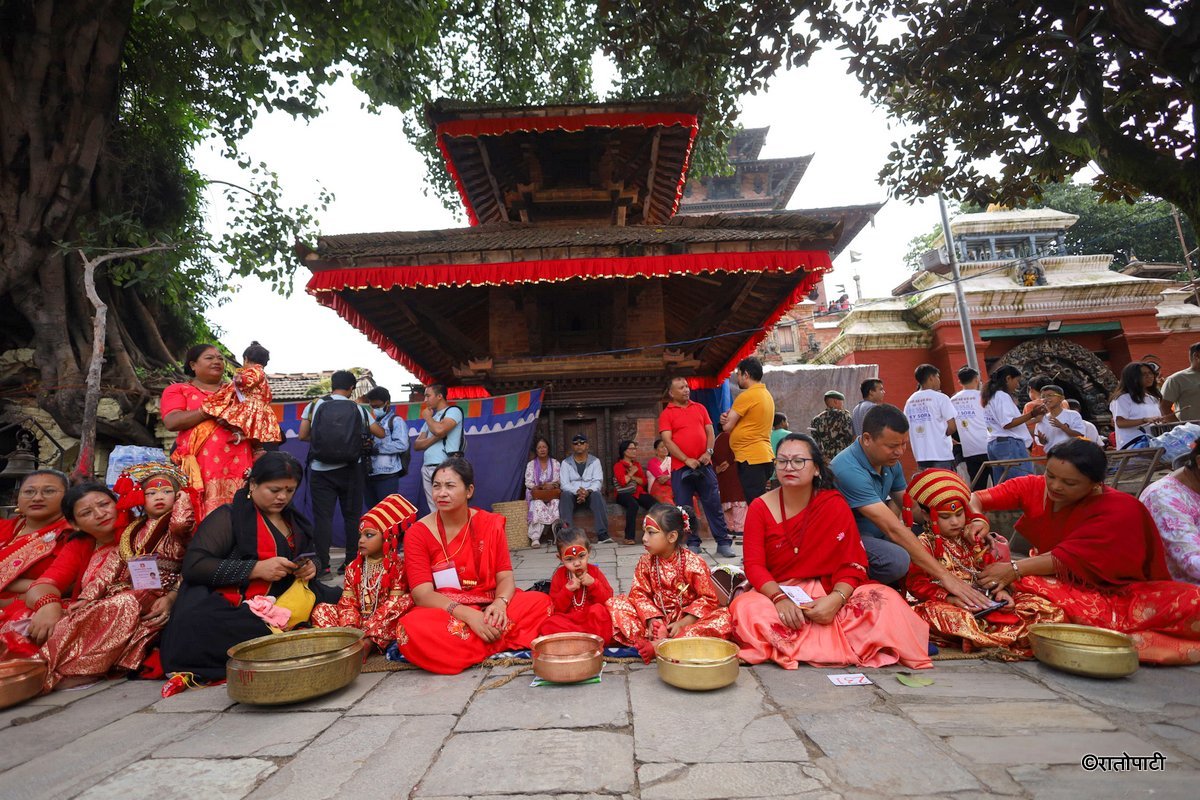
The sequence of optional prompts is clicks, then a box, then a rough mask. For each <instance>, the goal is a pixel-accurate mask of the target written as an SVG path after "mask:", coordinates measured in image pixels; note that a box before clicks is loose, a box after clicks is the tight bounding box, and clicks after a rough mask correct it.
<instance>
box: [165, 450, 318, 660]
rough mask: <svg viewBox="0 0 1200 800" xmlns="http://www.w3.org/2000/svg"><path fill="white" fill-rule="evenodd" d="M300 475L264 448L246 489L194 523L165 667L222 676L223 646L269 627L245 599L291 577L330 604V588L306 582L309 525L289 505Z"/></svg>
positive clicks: (286, 459)
mask: <svg viewBox="0 0 1200 800" xmlns="http://www.w3.org/2000/svg"><path fill="white" fill-rule="evenodd" d="M303 476H304V467H302V466H301V465H300V462H299V461H297V460H296V459H295V458H293V457H292V456H291V455H289V454H288V453H285V452H282V451H277V452H270V453H266V454H264V455H263V456H262V457H261V458H259V459H258V460H257V461H255V462H254V466H253V468H251V470H250V480H249V481H248V482H247V485H246V488H245V490H243V491H239V492H237V493H236V494H234V496H233V502H231V503H227V504H225V505H223V506H220V507H218V508H217V509H216V510H215V511H213V512H212V513H210V514H209V515H208V516H206V517H205V518H204V521H203V522H202V523H200V527H199V528H198V529H197V530H196V535H195V537H193V539H192V543H191V544H190V545H189V546H188V549H187V553H186V554H185V555H184V557H183V586H182V587H181V588H180V590H179V599H178V600H177V601H176V602H175V607H174V610H173V611H172V613H171V619H170V622H168V623H167V627H166V630H164V631H163V637H162V645H161V647H160V650H161V653H162V664H163V669H164V670H166V671H167V672H177V673H191V674H193V675H195V676H196V677H197V678H199V679H201V680H205V681H218V680H222V679H224V677H225V662H226V660H227V659H228V656H227V655H226V652H225V651H227V650H228V649H229V648H230V647H233V646H234V645H235V644H239V643H241V642H244V641H246V640H248V639H253V638H255V637H258V636H266V635H267V634H269V633H270V632H271V628H270V627H269V626H268V624H267V622H265V621H264V620H263V619H262V618H261V617H259V616H258V614H256V613H255V611H253V610H251V605H250V604H248V602H247V601H250V600H253V599H254V598H258V597H263V596H271V597H279V596H280V595H282V594H283V593H284V592H285V591H287V589H288V587H290V586H291V585H292V583H293V582H294V581H297V580H301V581H310V583H309V588H310V589H312V591H313V593H314V594H315V595H316V599H317V602H326V603H335V602H337V599H338V595H339V594H340V591H339V590H338V589H337V588H335V587H331V586H326V585H325V584H322V583H320V582H317V581H313V580H312V579H313V578H314V577H316V574H317V567H316V562H315V561H314V560H313V550H314V546H313V540H312V526H311V524H310V523H309V521H308V520H307V519H305V518H304V517H303V516H301V515H300V514H299V513H298V512H297V511H296V510H295V509H294V508H293V507H292V497H293V496H294V495H295V493H296V487H297V486H298V485H299V484H300V480H301V478H303Z"/></svg>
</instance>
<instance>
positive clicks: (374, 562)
mask: <svg viewBox="0 0 1200 800" xmlns="http://www.w3.org/2000/svg"><path fill="white" fill-rule="evenodd" d="M416 515H417V507H416V506H414V505H413V504H412V503H410V502H409V501H408V499H407V498H405V497H404V496H403V495H399V494H392V495H388V496H387V497H385V498H383V500H382V501H381V502H380V503H378V504H377V505H376V506H374V507H373V508H372V509H371V510H370V511H368V512H367V513H366V514H363V518H362V521H361V522H359V523H358V556H357V557H356V558H355V559H354V560H353V561H351V562H350V563H349V564H347V565H346V582H345V584H344V585H343V586H342V597H341V599H340V600H338V601H337V604H336V605H334V604H332V603H318V604H317V605H316V607H315V608H314V609H313V611H312V624H313V627H314V628H337V627H348V628H358V629H359V630H361V631H363V632H365V633H366V634H367V638H368V639H370V640H371V642H372V643H373V644H374V645H375V646H376V647H378V648H379V649H380V650H386V649H387V647H388V645H390V644H391V643H392V641H393V640H394V639H395V638H396V623H397V622H398V621H399V620H400V617H402V616H404V615H405V614H407V613H408V612H409V610H411V609H412V607H413V601H412V595H410V594H409V593H408V584H407V583H406V582H405V580H404V556H402V555H401V554H400V531H401V529H402V528H403V527H405V526H406V525H407V524H408V523H409V522H411V521H412V519H413V517H415V516H416Z"/></svg>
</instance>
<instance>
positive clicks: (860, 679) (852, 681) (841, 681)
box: [826, 672, 871, 686]
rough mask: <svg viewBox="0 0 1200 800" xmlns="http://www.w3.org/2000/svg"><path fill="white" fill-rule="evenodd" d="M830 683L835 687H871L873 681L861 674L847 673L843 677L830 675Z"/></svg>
mask: <svg viewBox="0 0 1200 800" xmlns="http://www.w3.org/2000/svg"><path fill="white" fill-rule="evenodd" d="M826 677H828V678H829V682H830V683H832V684H833V685H834V686H870V685H871V679H870V678H868V677H867V676H866V675H863V674H862V673H861V672H846V673H843V674H841V675H828V676H826Z"/></svg>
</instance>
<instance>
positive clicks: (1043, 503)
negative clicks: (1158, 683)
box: [978, 475, 1200, 664]
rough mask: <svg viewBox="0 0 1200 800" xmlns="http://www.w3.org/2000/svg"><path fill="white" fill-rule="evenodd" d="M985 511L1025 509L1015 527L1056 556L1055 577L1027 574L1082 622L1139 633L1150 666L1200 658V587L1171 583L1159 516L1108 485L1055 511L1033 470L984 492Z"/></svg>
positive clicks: (1025, 584)
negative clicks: (1155, 520) (1028, 473)
mask: <svg viewBox="0 0 1200 800" xmlns="http://www.w3.org/2000/svg"><path fill="white" fill-rule="evenodd" d="M978 496H979V498H980V500H981V501H982V503H983V507H984V509H985V510H987V511H1009V510H1014V509H1019V510H1021V511H1022V512H1023V516H1022V517H1021V518H1020V519H1019V520H1017V524H1016V529H1017V532H1018V533H1020V534H1021V535H1022V536H1024V537H1025V538H1026V539H1028V540H1029V542H1030V543H1031V544H1032V545H1033V546H1034V548H1036V550H1037V552H1039V553H1042V554H1049V555H1050V556H1052V557H1053V559H1054V567H1055V575H1053V576H1041V575H1031V576H1027V577H1024V578H1021V579H1020V580H1019V581H1017V582H1016V584H1015V586H1016V588H1017V589H1018V590H1025V591H1029V592H1032V593H1034V594H1036V595H1038V596H1040V597H1044V598H1046V599H1047V600H1049V601H1050V602H1052V603H1054V604H1055V605H1056V606H1059V607H1060V608H1062V609H1063V611H1065V612H1066V615H1067V619H1069V620H1070V621H1071V622H1075V623H1079V624H1082V625H1095V626H1098V627H1101V628H1109V629H1111V630H1116V631H1121V632H1122V633H1127V634H1129V635H1130V636H1132V637H1133V640H1134V643H1135V644H1136V646H1137V649H1138V658H1139V659H1140V660H1141V661H1143V662H1146V663H1150V664H1197V663H1200V586H1196V585H1194V584H1190V583H1180V582H1177V581H1173V580H1171V575H1170V572H1169V571H1168V570H1167V562H1166V558H1165V556H1164V554H1163V547H1162V539H1161V537H1160V536H1159V533H1158V528H1157V527H1155V524H1154V519H1153V518H1152V517H1151V516H1150V512H1149V511H1148V510H1147V509H1146V507H1145V506H1144V505H1142V504H1141V503H1140V502H1138V500H1137V498H1135V497H1131V496H1129V495H1127V494H1124V493H1122V492H1119V491H1117V490H1116V489H1112V488H1110V487H1108V486H1105V487H1103V488H1102V490H1101V491H1100V492H1098V493H1096V494H1093V495H1091V496H1089V497H1086V498H1084V499H1083V500H1081V501H1079V502H1078V503H1075V504H1073V505H1070V506H1067V507H1065V508H1062V509H1059V510H1057V511H1055V510H1054V507H1053V505H1052V504H1051V502H1050V500H1049V498H1048V497H1047V496H1046V479H1045V477H1044V476H1041V475H1028V476H1023V477H1019V478H1013V479H1012V480H1009V481H1005V482H1004V483H1002V484H1000V485H999V486H994V487H992V488H991V489H986V490H984V491H982V492H979V495H978Z"/></svg>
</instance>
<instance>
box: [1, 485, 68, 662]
mask: <svg viewBox="0 0 1200 800" xmlns="http://www.w3.org/2000/svg"><path fill="white" fill-rule="evenodd" d="M68 485H69V484H68V483H67V476H66V475H64V474H62V473H61V472H59V471H58V470H53V469H39V470H37V471H36V472H31V473H29V474H28V475H26V476H25V477H24V478H23V479H22V480H21V484H20V486H18V487H17V516H15V517H13V518H12V519H0V655H8V656H15V657H18V658H24V657H26V656H31V655H33V654H34V653H36V652H37V646H36V645H34V644H33V642H31V641H30V640H29V639H28V638H27V636H26V634H27V633H28V631H29V618H30V617H31V616H32V615H33V612H31V611H30V610H29V608H27V607H26V605H25V601H24V599H23V598H22V595H24V593H25V592H27V591H28V590H29V587H30V586H32V585H33V582H34V581H35V580H37V579H38V578H40V577H41V576H42V573H44V572H45V571H46V569H47V568H48V567H49V566H50V564H51V563H52V562H53V561H54V557H55V556H57V555H58V554H59V553H60V552H62V549H63V547H64V546H65V545H66V543H67V539H68V538H70V532H71V524H70V523H69V522H67V520H66V519H65V518H64V517H63V515H62V501H63V495H65V494H66V491H67V488H68Z"/></svg>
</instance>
